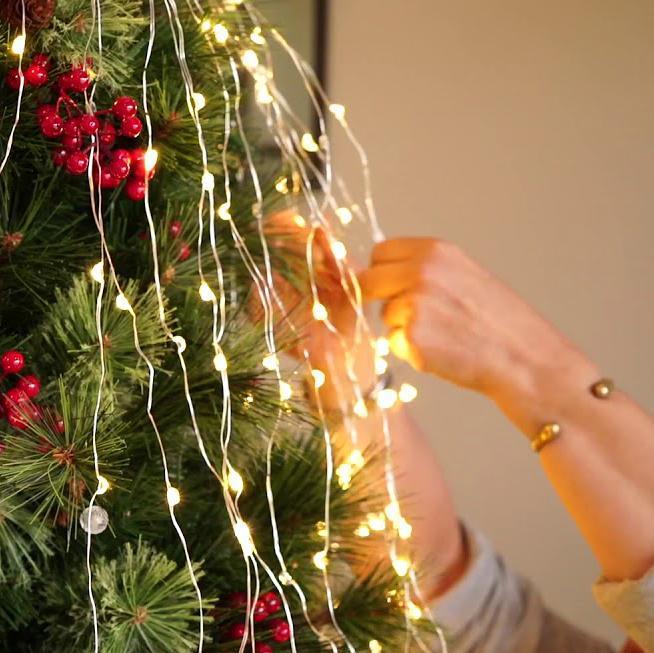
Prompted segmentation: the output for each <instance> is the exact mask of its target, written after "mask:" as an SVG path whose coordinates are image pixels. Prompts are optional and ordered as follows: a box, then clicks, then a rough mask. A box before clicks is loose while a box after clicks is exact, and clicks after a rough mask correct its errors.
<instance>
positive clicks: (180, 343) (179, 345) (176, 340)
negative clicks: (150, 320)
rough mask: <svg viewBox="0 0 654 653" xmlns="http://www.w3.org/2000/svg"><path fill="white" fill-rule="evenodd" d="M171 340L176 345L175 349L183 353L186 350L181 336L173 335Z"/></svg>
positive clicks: (184, 341)
mask: <svg viewBox="0 0 654 653" xmlns="http://www.w3.org/2000/svg"><path fill="white" fill-rule="evenodd" d="M172 340H173V342H174V343H175V344H176V345H177V351H178V352H179V353H180V354H183V353H184V352H185V351H186V340H185V339H184V338H183V337H182V336H173V337H172Z"/></svg>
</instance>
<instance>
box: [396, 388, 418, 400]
mask: <svg viewBox="0 0 654 653" xmlns="http://www.w3.org/2000/svg"><path fill="white" fill-rule="evenodd" d="M397 396H398V397H399V399H400V401H402V402H403V403H405V404H408V403H409V402H411V401H413V400H414V399H415V398H416V397H417V396H418V389H417V388H416V387H415V386H413V385H411V384H410V383H403V384H402V385H401V386H400V391H399V392H398V393H397Z"/></svg>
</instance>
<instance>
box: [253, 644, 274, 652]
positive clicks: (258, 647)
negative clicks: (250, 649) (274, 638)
mask: <svg viewBox="0 0 654 653" xmlns="http://www.w3.org/2000/svg"><path fill="white" fill-rule="evenodd" d="M254 651H255V653H273V647H272V646H270V644H266V643H265V642H257V643H256V644H255V646H254Z"/></svg>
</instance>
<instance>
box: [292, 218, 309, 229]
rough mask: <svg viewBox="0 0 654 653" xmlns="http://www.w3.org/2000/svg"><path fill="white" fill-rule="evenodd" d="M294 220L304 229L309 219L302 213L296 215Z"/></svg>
mask: <svg viewBox="0 0 654 653" xmlns="http://www.w3.org/2000/svg"><path fill="white" fill-rule="evenodd" d="M293 222H295V224H296V225H297V226H298V227H300V229H304V228H305V227H306V226H307V221H306V220H305V219H304V218H303V217H302V216H301V215H296V216H295V217H294V218H293Z"/></svg>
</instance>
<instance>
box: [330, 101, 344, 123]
mask: <svg viewBox="0 0 654 653" xmlns="http://www.w3.org/2000/svg"><path fill="white" fill-rule="evenodd" d="M329 110H330V111H331V113H332V114H333V116H334V118H336V120H338V121H339V122H341V121H342V120H343V118H345V107H344V106H343V105H342V104H336V103H334V104H330V105H329Z"/></svg>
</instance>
